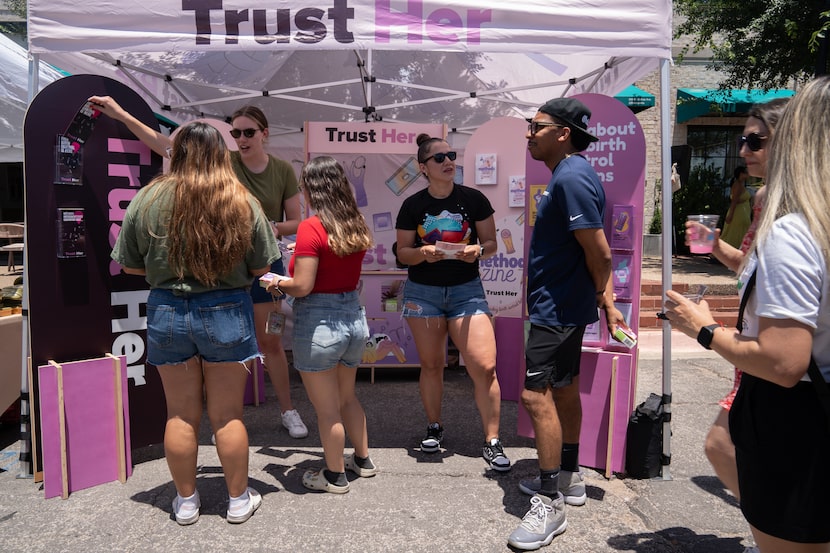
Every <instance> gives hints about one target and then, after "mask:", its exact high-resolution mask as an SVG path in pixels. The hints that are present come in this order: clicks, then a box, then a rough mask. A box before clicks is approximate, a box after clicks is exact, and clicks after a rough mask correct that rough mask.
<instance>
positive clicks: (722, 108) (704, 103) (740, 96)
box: [677, 88, 795, 123]
mask: <svg viewBox="0 0 830 553" xmlns="http://www.w3.org/2000/svg"><path fill="white" fill-rule="evenodd" d="M794 94H795V91H794V90H788V89H786V88H772V89H770V90H719V89H717V88H678V89H677V122H678V123H685V122H686V121H688V120H689V119H694V118H695V117H702V116H705V115H714V116H718V115H736V116H741V115H746V114H747V112H748V111H749V109H750V108H751V107H752V105H753V104H760V103H763V102H769V101H770V100H773V99H775V98H789V97H790V96H793V95H794Z"/></svg>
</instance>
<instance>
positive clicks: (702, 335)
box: [697, 324, 720, 349]
mask: <svg viewBox="0 0 830 553" xmlns="http://www.w3.org/2000/svg"><path fill="white" fill-rule="evenodd" d="M716 328H720V325H719V324H713V325H707V326H704V327H703V328H701V329H700V332H698V333H697V343H698V344H700V345H701V346H703V347H705V348H706V349H712V338H714V337H715V329H716Z"/></svg>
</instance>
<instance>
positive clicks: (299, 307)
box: [289, 291, 369, 372]
mask: <svg viewBox="0 0 830 553" xmlns="http://www.w3.org/2000/svg"><path fill="white" fill-rule="evenodd" d="M289 301H291V303H292V305H291V307H292V309H293V310H294V349H293V352H294V368H295V369H297V370H298V371H302V372H320V371H327V370H329V369H333V368H334V367H335V365H337V364H338V363H339V364H341V365H343V366H345V367H351V368H353V367H357V366H358V365H359V364H360V361H361V359H363V350H364V348H365V347H366V340H368V339H369V325H368V324H366V311H365V310H364V309H363V307H361V305H360V298H359V296H358V293H357V291H354V292H343V293H339V294H309V295H308V296H306V297H304V298H293V300H292V299H291V298H289Z"/></svg>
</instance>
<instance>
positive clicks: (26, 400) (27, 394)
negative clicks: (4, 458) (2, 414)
mask: <svg viewBox="0 0 830 553" xmlns="http://www.w3.org/2000/svg"><path fill="white" fill-rule="evenodd" d="M39 89H40V56H39V55H38V54H32V55H31V57H30V58H29V98H28V104H31V103H32V100H33V99H34V97H35V95H36V93H37V90H39ZM24 174H25V171H24ZM23 186H24V189H25V186H26V182H25V177H24V182H23ZM23 202H24V209H23V213H24V215H23V220H24V223H25V220H26V215H25V213H26V209H25V202H26V194H25V193H24V194H23ZM27 234H29V232H28V230H27V228H26V225H25V224H24V225H23V244H24V246H23V300H22V302H21V304H22V308H23V310H22V314H21V316H22V328H21V332H20V336H21V346H20V348H21V355H20V359H21V363H20V365H21V366H20V457H19V459H18V461H19V465H20V472H18V474H17V477H18V478H32V476H33V473H32V461H33V459H32V441H33V440H34V436H32V431H31V429H32V425H31V419H30V417H31V401H30V400H31V390H30V388H29V260H28V256H29V248H27V247H26V243H27V242H28V240H27V239H26V235H27Z"/></svg>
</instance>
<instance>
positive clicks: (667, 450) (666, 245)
mask: <svg viewBox="0 0 830 553" xmlns="http://www.w3.org/2000/svg"><path fill="white" fill-rule="evenodd" d="M670 90H671V88H670V83H669V61H668V60H662V61H661V62H660V149H661V153H662V173H663V182H664V183H670V182H671V136H672V135H671V116H670V112H669V105H670V99H669V91H670ZM662 193H663V194H662V205H663V230H664V233H663V235H664V239H663V244H662V246H663V251H662V260H661V261H662V273H661V275H662V283H663V290H668V289H670V288H671V287H672V274H671V261H672V246H673V244H672V240H674V234H675V233H674V232H672V240H666V239H665V231H666V230H671V229H673V228H674V226H673V225H672V201H671V200H672V196H671V195H672V187H671V186H663V190H662ZM663 413H664V414H665V415H666V418H665V419H664V422H663V454H662V456H661V463H660V464H661V475H662V478H663V480H671V479H672V477H671V470H670V467H669V463H670V462H671V325H669V323H668V321H663Z"/></svg>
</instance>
